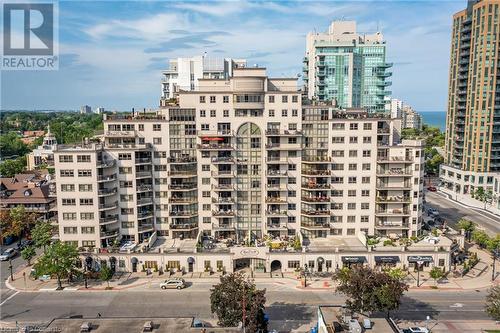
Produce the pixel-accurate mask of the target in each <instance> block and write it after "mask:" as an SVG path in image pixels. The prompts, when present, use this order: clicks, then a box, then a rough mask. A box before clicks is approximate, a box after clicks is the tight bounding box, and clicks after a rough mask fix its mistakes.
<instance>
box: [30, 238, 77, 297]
mask: <svg viewBox="0 0 500 333" xmlns="http://www.w3.org/2000/svg"><path fill="white" fill-rule="evenodd" d="M77 261H78V251H77V249H76V246H74V245H71V244H68V243H62V242H60V241H57V242H54V243H52V244H51V245H49V246H48V247H47V249H46V250H45V252H44V254H43V255H42V256H41V257H40V259H38V262H37V263H36V264H35V272H36V275H37V276H40V275H44V274H48V275H55V276H56V277H57V286H58V289H62V283H61V279H62V278H64V277H69V276H70V275H72V274H73V273H74V272H75V271H76V263H77Z"/></svg>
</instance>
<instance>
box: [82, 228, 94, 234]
mask: <svg viewBox="0 0 500 333" xmlns="http://www.w3.org/2000/svg"><path fill="white" fill-rule="evenodd" d="M82 234H95V228H94V227H82Z"/></svg>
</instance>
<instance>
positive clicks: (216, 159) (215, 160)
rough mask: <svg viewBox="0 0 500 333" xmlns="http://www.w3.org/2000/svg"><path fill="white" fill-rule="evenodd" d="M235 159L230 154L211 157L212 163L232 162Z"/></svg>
mask: <svg viewBox="0 0 500 333" xmlns="http://www.w3.org/2000/svg"><path fill="white" fill-rule="evenodd" d="M234 162H235V159H234V157H232V156H224V157H212V163H234Z"/></svg>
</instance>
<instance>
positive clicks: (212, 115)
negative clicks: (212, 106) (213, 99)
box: [210, 110, 217, 118]
mask: <svg viewBox="0 0 500 333" xmlns="http://www.w3.org/2000/svg"><path fill="white" fill-rule="evenodd" d="M216 114H217V113H216V111H215V110H210V117H212V118H213V117H215V116H216Z"/></svg>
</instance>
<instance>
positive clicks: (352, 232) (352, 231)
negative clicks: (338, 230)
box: [347, 228, 356, 236]
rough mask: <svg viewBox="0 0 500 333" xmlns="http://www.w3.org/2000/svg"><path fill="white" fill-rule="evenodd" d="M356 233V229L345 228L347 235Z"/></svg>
mask: <svg viewBox="0 0 500 333" xmlns="http://www.w3.org/2000/svg"><path fill="white" fill-rule="evenodd" d="M355 233H356V229H353V228H349V229H347V235H348V236H352V235H354V234H355Z"/></svg>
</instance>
